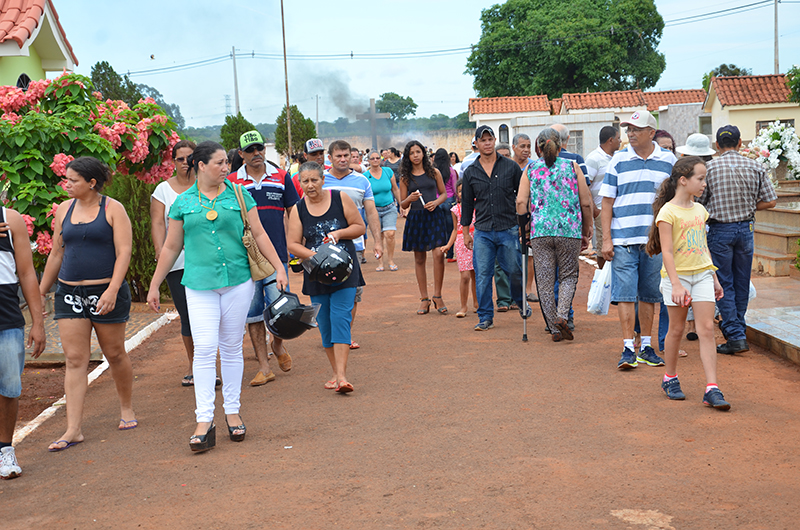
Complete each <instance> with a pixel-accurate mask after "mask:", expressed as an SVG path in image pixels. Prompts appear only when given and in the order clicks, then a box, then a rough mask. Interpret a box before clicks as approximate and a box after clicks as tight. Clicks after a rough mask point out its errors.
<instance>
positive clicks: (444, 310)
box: [431, 296, 447, 315]
mask: <svg viewBox="0 0 800 530" xmlns="http://www.w3.org/2000/svg"><path fill="white" fill-rule="evenodd" d="M437 298H438V299H439V300H442V297H441V296H431V299H432V300H433V307H435V308H436V311H438V313H439V314H440V315H446V314H447V306H446V305H444V300H442V307H439V306H438V305H437V304H436V299H437Z"/></svg>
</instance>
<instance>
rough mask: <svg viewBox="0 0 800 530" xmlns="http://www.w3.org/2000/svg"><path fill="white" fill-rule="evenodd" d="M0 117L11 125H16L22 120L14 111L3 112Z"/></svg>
mask: <svg viewBox="0 0 800 530" xmlns="http://www.w3.org/2000/svg"><path fill="white" fill-rule="evenodd" d="M0 119H4V120H6V121H7V122H9V123H10V124H11V125H16V124H17V123H19V122H20V121H22V116H20V115H19V114H16V113H14V112H4V113H3V115H2V116H0Z"/></svg>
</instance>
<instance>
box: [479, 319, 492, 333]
mask: <svg viewBox="0 0 800 530" xmlns="http://www.w3.org/2000/svg"><path fill="white" fill-rule="evenodd" d="M493 327H494V322H492V321H491V320H484V321H483V322H481V323H479V324H478V325H477V326H475V331H486V330H487V329H492V328H493Z"/></svg>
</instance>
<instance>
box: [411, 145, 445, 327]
mask: <svg viewBox="0 0 800 530" xmlns="http://www.w3.org/2000/svg"><path fill="white" fill-rule="evenodd" d="M400 198H401V199H402V201H401V202H400V208H403V209H405V208H409V211H408V213H407V214H406V226H405V229H404V231H403V250H404V251H406V252H409V251H413V252H414V272H415V273H416V276H417V286H418V287H419V298H420V302H421V303H420V307H419V309H418V310H417V314H418V315H424V314H426V313H428V312H429V311H430V307H431V299H430V298H428V272H427V270H426V261H427V252H428V251H429V250H430V251H432V257H433V305H434V307H436V310H437V311H438V312H439V313H440V314H442V315H444V314H447V306H445V305H444V301H443V300H442V284H443V283H444V254H445V252H444V251H442V247H444V246H445V245H447V242H448V240H449V239H450V234H451V233H452V228H451V229H450V230H449V231H448V229H447V216H449V215H450V213H449V212H447V213H445V212H444V211H443V210H442V209H441V208H439V205H440V204H442V203H443V202H444V201H445V200H446V199H447V192H446V191H445V187H444V181H443V180H442V175H441V173H439V170H438V169H436V168H435V167H432V166H431V162H430V159H429V158H428V155H427V154H426V153H425V148H424V147H423V145H422V144H421V143H419V142H418V141H416V140H412V141H410V142H408V144H407V145H406V148H405V151H404V152H403V160H402V162H401V164H400ZM437 300H439V302H438V303H437ZM439 304H441V307H440V305H439Z"/></svg>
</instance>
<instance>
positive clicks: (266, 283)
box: [246, 263, 289, 324]
mask: <svg viewBox="0 0 800 530" xmlns="http://www.w3.org/2000/svg"><path fill="white" fill-rule="evenodd" d="M283 268H284V270H285V271H286V275H287V277H288V275H289V264H288V263H284V264H283ZM277 276H278V273H277V272H276V273H274V274H272V275H271V276H267V277H266V278H264V279H263V280H258V281H254V282H253V283H254V284H255V292H254V293H253V299H252V300H251V301H250V309H249V310H248V311H247V320H246V322H247V323H248V324H253V323H254V322H264V311H266V309H267V306H268V305H269V304H271V303H272V302H273V301H274V300H277V299H278V297H279V296H280V295H281V292H280V290H279V289H278V284H277V283H275V278H276V277H277ZM286 290H287V291H288V290H289V287H288V286H287V287H286Z"/></svg>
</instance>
